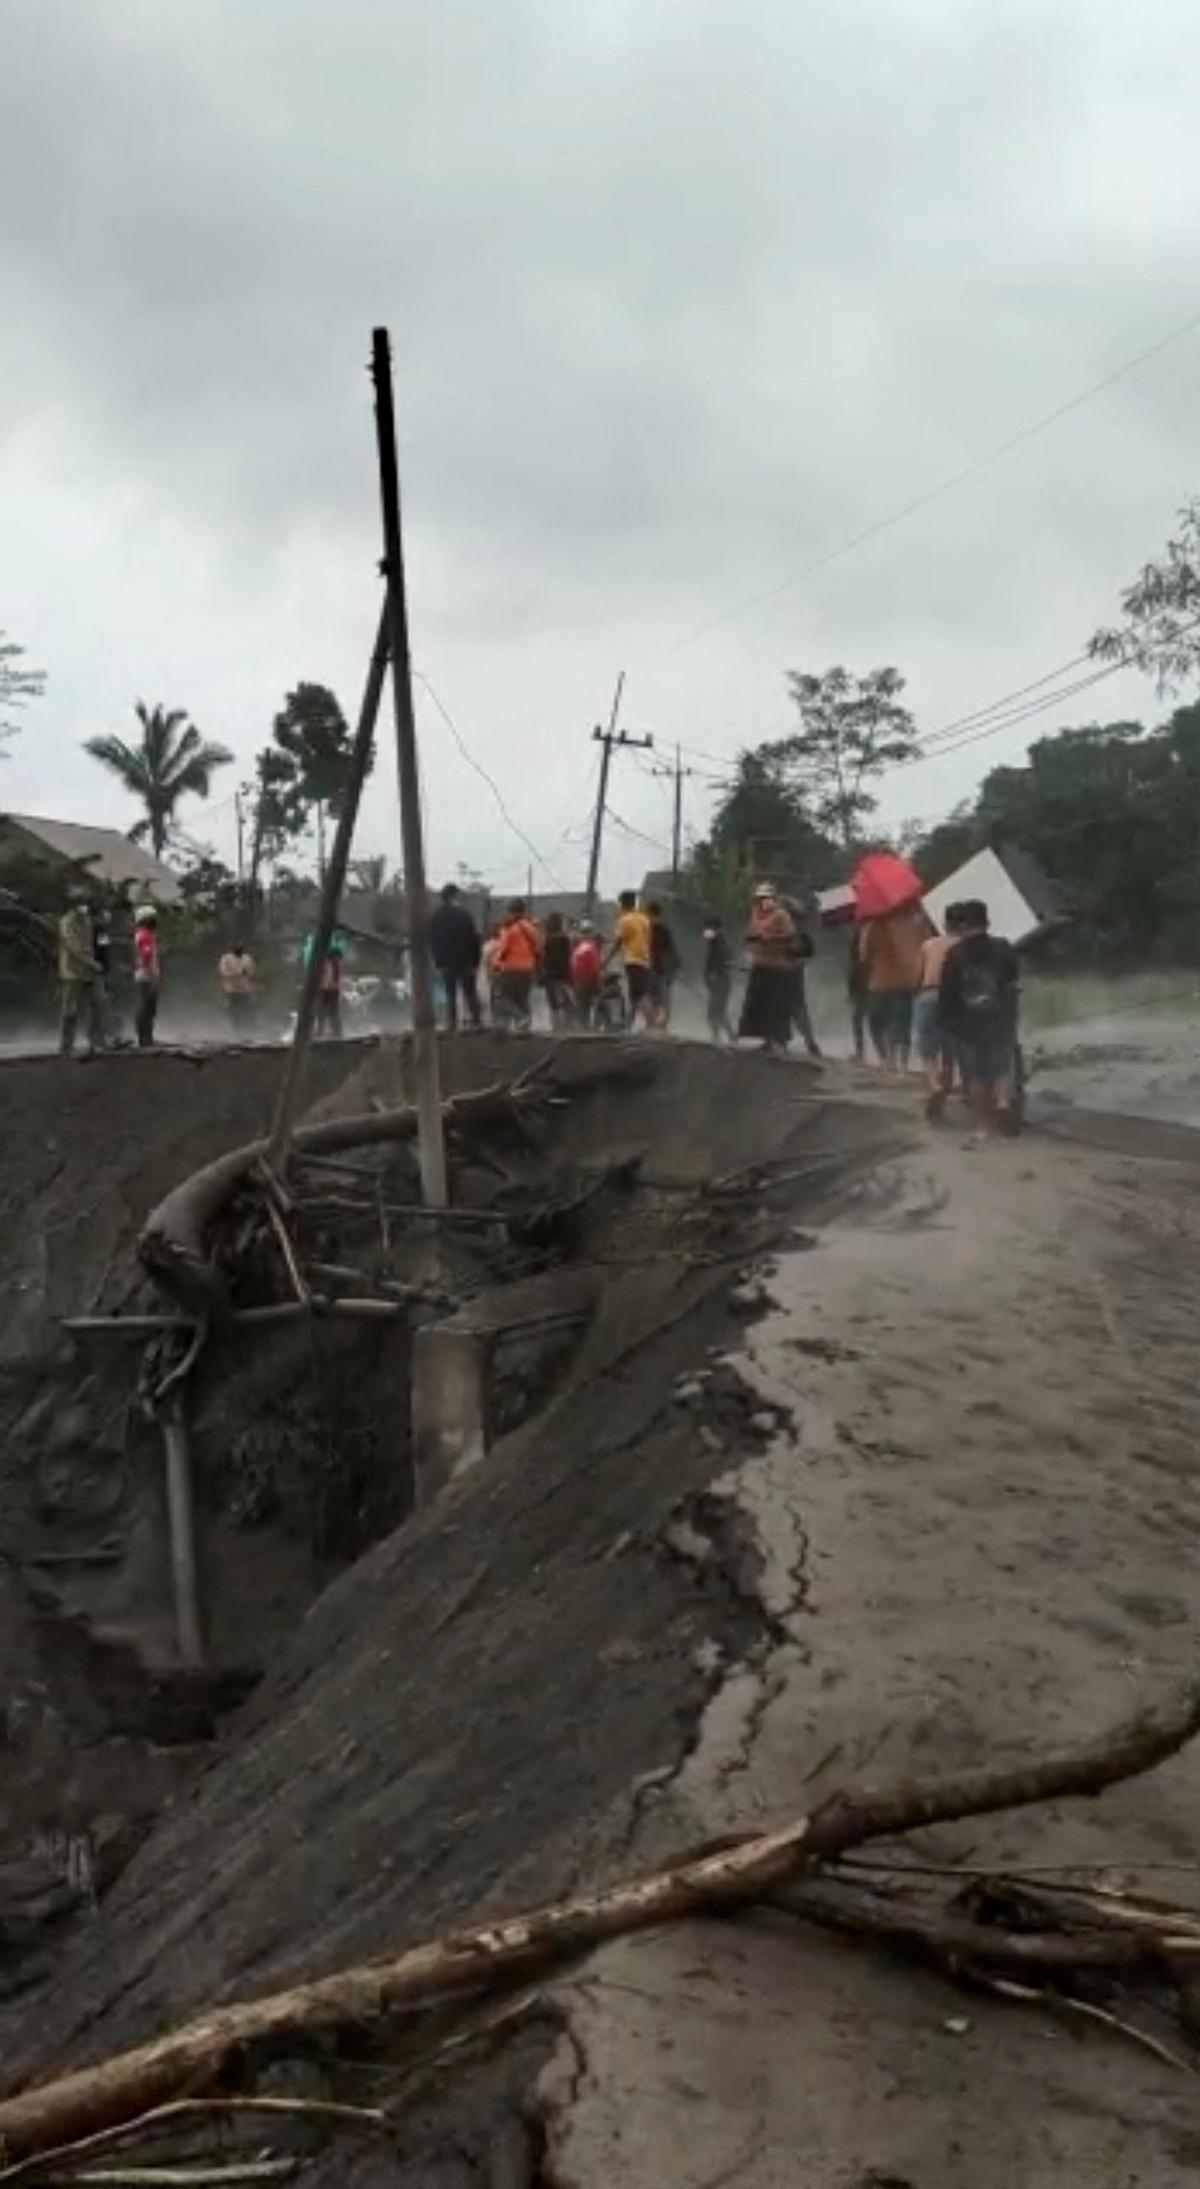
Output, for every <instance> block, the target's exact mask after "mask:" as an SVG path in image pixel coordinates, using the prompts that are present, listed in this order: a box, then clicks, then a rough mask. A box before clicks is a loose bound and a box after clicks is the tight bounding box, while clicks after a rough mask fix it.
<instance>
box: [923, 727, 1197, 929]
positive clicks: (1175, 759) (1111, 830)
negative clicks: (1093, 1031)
mask: <svg viewBox="0 0 1200 2189" xmlns="http://www.w3.org/2000/svg"><path fill="white" fill-rule="evenodd" d="M985 844H990V845H992V846H993V847H994V848H995V849H997V850H1003V849H1004V847H1005V846H1006V845H1016V846H1017V847H1019V848H1020V849H1021V850H1024V851H1028V852H1031V853H1032V854H1033V856H1034V857H1035V858H1036V859H1037V860H1038V862H1039V864H1040V865H1041V866H1042V867H1043V868H1044V869H1045V871H1046V873H1047V874H1048V875H1049V876H1050V877H1051V879H1052V880H1053V881H1055V882H1057V883H1059V884H1060V885H1061V886H1062V888H1063V890H1064V892H1065V896H1066V903H1067V908H1068V911H1069V914H1070V917H1071V927H1070V929H1069V931H1068V935H1067V938H1066V940H1067V942H1068V944H1069V946H1070V947H1072V948H1073V950H1074V952H1075V954H1077V955H1079V956H1081V957H1086V956H1090V955H1098V956H1102V957H1104V958H1106V959H1109V960H1111V959H1112V958H1113V957H1119V958H1126V959H1129V958H1143V959H1144V958H1145V957H1148V956H1151V955H1156V954H1157V955H1167V956H1172V957H1179V956H1189V955H1194V954H1195V953H1196V951H1197V950H1200V706H1192V707H1181V708H1178V709H1177V710H1176V712H1175V713H1174V714H1172V715H1171V717H1170V718H1169V720H1168V721H1166V722H1164V723H1161V724H1160V725H1159V726H1158V727H1157V728H1155V729H1149V730H1148V729H1145V728H1144V727H1143V725H1142V724H1141V723H1139V722H1125V721H1123V722H1104V723H1089V724H1087V725H1085V726H1083V727H1080V728H1071V729H1064V730H1059V731H1058V732H1057V733H1055V734H1054V735H1052V736H1049V737H1042V738H1039V739H1038V740H1037V742H1036V744H1034V745H1032V746H1031V747H1030V749H1029V753H1028V756H1027V759H1026V761H1025V763H1024V765H1023V766H1021V767H1001V768H994V769H993V770H992V772H991V774H990V775H988V776H987V777H986V778H985V780H984V782H983V785H982V787H981V789H980V791H979V794H978V796H977V798H976V799H975V802H974V805H973V806H972V807H971V808H970V809H967V810H964V809H961V808H960V809H959V810H958V811H957V812H956V813H955V814H954V815H953V816H952V817H951V819H950V821H949V822H945V823H942V824H941V825H940V827H939V828H937V829H934V830H932V831H930V832H929V834H928V835H927V836H926V837H925V839H924V841H923V842H922V843H921V845H920V846H919V847H918V848H917V850H916V853H915V860H916V864H917V866H918V868H919V870H920V872H921V874H922V875H923V876H924V877H925V879H926V880H928V881H929V882H937V881H941V880H942V879H944V877H945V876H946V874H948V873H950V872H952V871H953V869H954V868H955V867H956V866H957V865H959V864H960V862H961V860H962V859H963V858H964V857H966V856H967V855H968V853H969V852H971V851H976V850H979V849H980V848H981V847H982V846H983V845H985Z"/></svg>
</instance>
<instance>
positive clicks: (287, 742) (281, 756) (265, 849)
mask: <svg viewBox="0 0 1200 2189" xmlns="http://www.w3.org/2000/svg"><path fill="white" fill-rule="evenodd" d="M353 742H354V741H353V737H352V735H351V731H350V726H349V724H348V722H347V720H346V717H345V715H344V714H343V713H342V710H341V707H340V705H339V703H338V701H337V698H336V697H335V695H334V693H333V692H331V691H330V689H329V686H328V685H327V684H297V686H296V688H295V690H294V691H292V692H289V693H288V695H287V698H286V699H285V701H284V703H283V706H282V707H281V708H280V711H279V713H278V714H277V715H276V717H275V721H274V725H273V727H272V732H271V743H270V744H269V745H267V746H266V747H264V749H263V751H262V752H261V753H260V754H259V756H258V759H257V761H256V763H255V773H256V775H257V778H258V802H257V807H256V813H255V825H254V835H253V839H252V850H251V860H250V869H251V872H250V880H251V886H252V888H253V887H254V886H255V885H256V884H257V880H258V871H259V865H260V861H261V860H262V859H267V858H274V859H278V857H279V855H280V853H281V852H282V850H283V849H284V847H285V846H286V845H287V844H288V843H291V842H293V841H294V840H295V838H296V837H297V836H300V835H302V834H303V832H304V830H305V829H306V828H307V827H308V826H309V823H310V821H312V820H314V819H315V821H316V825H317V850H318V864H319V866H320V868H321V870H322V872H323V871H324V865H325V857H324V837H325V816H326V814H327V813H329V814H334V815H336V814H337V812H338V810H339V807H340V805H341V801H342V799H343V797H344V796H345V792H346V787H347V784H348V782H349V778H350V765H351V755H352V749H353Z"/></svg>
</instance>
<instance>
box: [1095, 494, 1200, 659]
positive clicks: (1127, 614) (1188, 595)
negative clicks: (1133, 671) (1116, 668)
mask: <svg viewBox="0 0 1200 2189" xmlns="http://www.w3.org/2000/svg"><path fill="white" fill-rule="evenodd" d="M1088 651H1089V653H1092V654H1094V655H1095V656H1096V658H1097V659H1098V660H1100V661H1114V662H1115V661H1128V662H1129V663H1131V664H1132V666H1133V667H1134V668H1137V669H1143V670H1144V671H1145V672H1146V674H1147V675H1148V676H1152V677H1153V678H1154V680H1155V682H1156V684H1157V686H1158V689H1159V691H1160V693H1167V692H1178V691H1181V690H1183V689H1184V687H1185V686H1187V685H1189V684H1195V682H1196V681H1197V679H1198V678H1200V497H1195V496H1194V497H1193V498H1192V499H1191V500H1190V501H1188V502H1185V503H1184V506H1183V508H1182V509H1181V510H1180V512H1179V530H1178V533H1177V534H1176V536H1175V538H1174V539H1173V540H1168V541H1167V545H1166V550H1165V552H1164V554H1163V556H1162V558H1161V560H1160V561H1158V562H1148V563H1146V564H1145V565H1144V567H1143V568H1142V570H1141V571H1139V573H1138V575H1137V577H1136V578H1135V579H1134V581H1133V584H1132V585H1130V586H1128V587H1127V588H1126V590H1125V592H1124V593H1122V595H1121V621H1120V622H1119V623H1116V624H1112V625H1110V626H1109V627H1108V628H1107V629H1105V630H1102V631H1097V632H1096V634H1095V637H1094V638H1093V639H1092V641H1091V644H1090V646H1089V648H1088Z"/></svg>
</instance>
